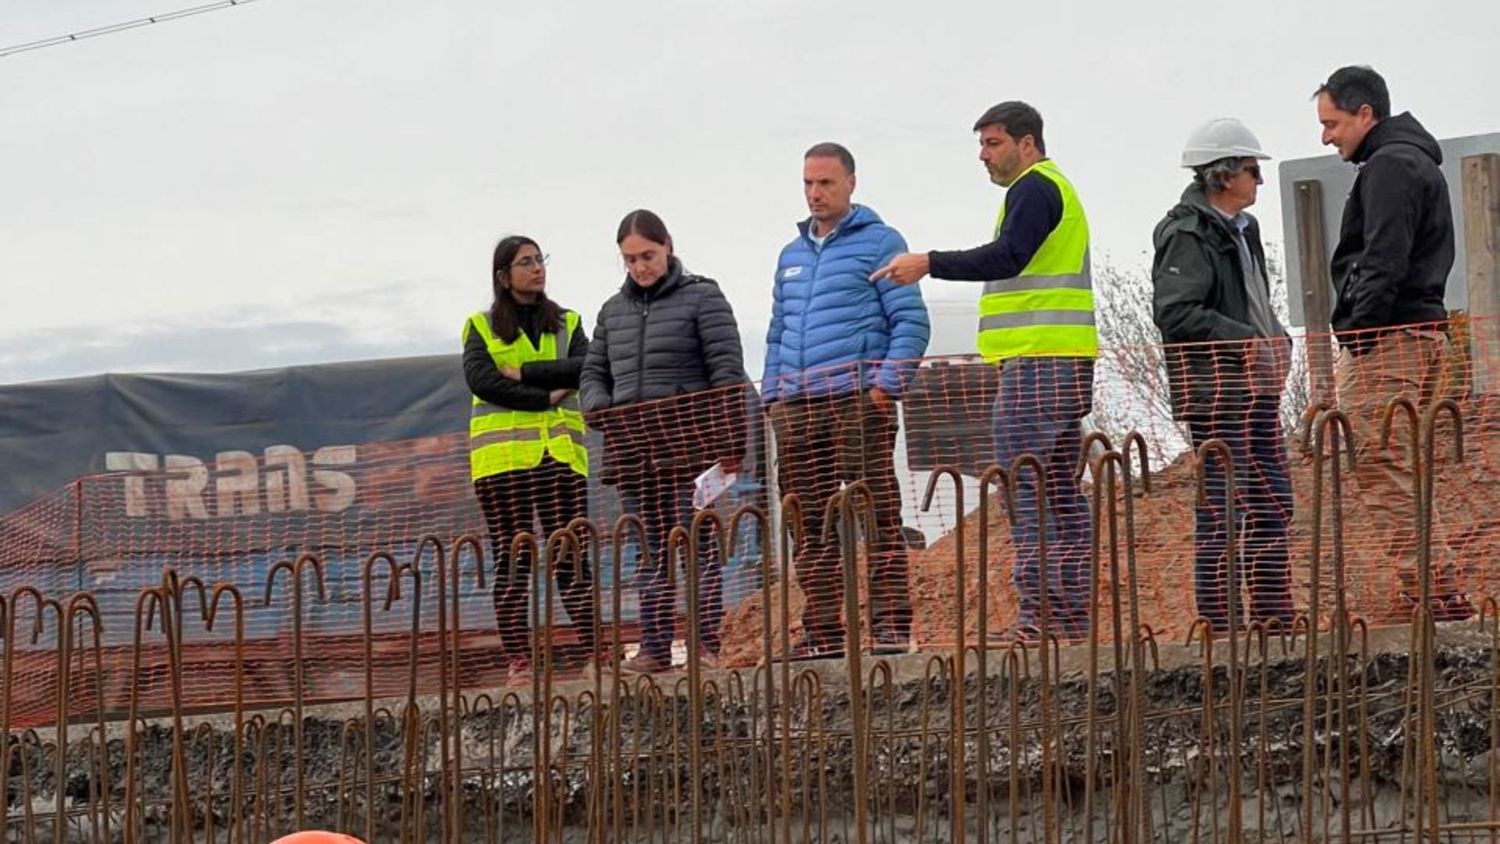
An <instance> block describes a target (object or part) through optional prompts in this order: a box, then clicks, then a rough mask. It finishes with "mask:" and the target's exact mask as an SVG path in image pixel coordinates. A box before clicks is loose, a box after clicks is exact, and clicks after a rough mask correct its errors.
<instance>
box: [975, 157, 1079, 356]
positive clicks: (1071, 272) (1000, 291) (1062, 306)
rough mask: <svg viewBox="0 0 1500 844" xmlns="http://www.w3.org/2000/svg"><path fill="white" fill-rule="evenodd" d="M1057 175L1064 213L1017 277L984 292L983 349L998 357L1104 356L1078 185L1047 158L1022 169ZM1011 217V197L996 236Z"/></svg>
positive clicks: (981, 313)
mask: <svg viewBox="0 0 1500 844" xmlns="http://www.w3.org/2000/svg"><path fill="white" fill-rule="evenodd" d="M1032 172H1035V173H1037V174H1039V175H1041V176H1042V177H1044V178H1046V179H1049V180H1051V182H1052V183H1053V184H1055V185H1057V189H1058V190H1059V191H1060V192H1061V194H1062V205H1063V213H1062V219H1061V220H1060V221H1059V222H1058V224H1057V227H1056V228H1054V229H1053V230H1052V233H1051V234H1049V235H1047V239H1046V240H1044V241H1042V247H1041V248H1040V249H1038V250H1037V253H1036V255H1034V256H1032V258H1031V261H1030V263H1028V264H1027V265H1026V266H1025V267H1024V268H1022V270H1021V274H1020V275H1018V276H1015V277H1014V278H1006V279H999V280H997V281H988V282H985V285H984V294H983V295H981V296H980V297H979V353H980V354H981V355H983V356H984V359H985V360H987V361H989V362H991V363H996V362H999V361H1003V360H1006V359H1007V358H1015V357H1086V358H1094V357H1098V356H1099V332H1098V329H1097V328H1096V327H1095V325H1094V280H1093V272H1092V271H1091V269H1090V267H1089V223H1088V220H1087V219H1086V218H1085V217H1084V215H1083V206H1082V205H1081V204H1080V203H1079V202H1078V194H1077V193H1075V192H1074V191H1073V186H1072V185H1071V184H1070V183H1069V182H1068V180H1067V179H1066V178H1064V177H1063V174H1062V173H1061V172H1060V171H1059V170H1058V169H1057V165H1056V164H1053V163H1052V161H1051V159H1043V160H1041V161H1038V162H1037V163H1036V164H1033V165H1031V166H1030V167H1028V168H1027V169H1026V170H1025V171H1023V172H1022V173H1021V175H1022V176H1025V175H1026V174H1027V173H1032ZM1004 223H1005V203H1004V202H1002V203H1001V204H1000V215H999V217H998V218H997V219H996V220H995V237H999V236H1000V227H1001V226H1002V225H1003V224H1004Z"/></svg>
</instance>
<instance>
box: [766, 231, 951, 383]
mask: <svg viewBox="0 0 1500 844" xmlns="http://www.w3.org/2000/svg"><path fill="white" fill-rule="evenodd" d="M811 222H812V221H811V220H807V221H804V222H802V223H799V224H798V226H797V228H798V229H799V230H800V234H799V236H798V237H797V239H796V240H793V241H792V242H791V243H788V244H787V245H786V247H785V248H783V249H782V250H781V258H780V259H779V260H778V261H777V263H776V287H775V302H774V304H773V305H772V307H771V329H770V331H769V332H767V334H766V371H765V378H764V380H763V381H762V384H761V401H762V402H763V403H766V404H769V403H771V402H773V401H777V400H779V399H790V398H796V397H804V396H826V395H840V394H845V393H852V392H854V391H855V389H856V388H860V389H867V388H870V387H879V388H880V389H881V390H883V391H885V392H886V393H887V394H888V395H890V396H891V398H897V399H899V398H900V397H901V393H902V391H903V389H904V388H905V386H906V382H907V381H908V380H909V379H910V377H911V374H912V373H913V372H914V371H915V370H916V365H917V359H918V358H920V357H921V356H922V353H923V352H925V351H927V339H928V337H929V335H930V334H931V327H930V326H929V324H928V321H927V306H926V305H925V304H923V302H922V293H921V291H920V290H918V289H917V286H916V285H911V286H908V287H901V286H899V285H896V284H892V283H891V282H889V281H884V280H883V281H878V282H875V283H871V282H870V273H872V272H874V271H875V270H876V269H878V268H879V267H881V266H882V265H883V264H885V263H886V262H887V261H889V260H890V259H891V258H894V257H895V256H897V255H899V254H901V253H903V252H905V251H906V241H905V240H904V239H903V238H902V237H901V234H900V233H899V232H897V231H896V230H895V229H893V228H891V227H890V226H888V225H886V224H885V223H884V222H882V221H881V219H880V215H879V214H876V213H875V212H874V211H872V210H870V209H869V208H866V207H864V206H863V205H856V206H854V208H853V210H852V211H850V213H849V215H848V216H846V217H845V218H844V220H843V222H841V223H839V225H838V227H837V228H835V229H834V230H833V231H832V232H831V233H829V235H828V238H827V239H826V240H824V241H823V248H822V249H821V250H819V249H818V248H817V247H816V246H815V245H814V244H813V242H812V240H811V239H810V238H809V237H808V236H807V233H808V226H809V225H811ZM860 361H863V362H864V368H863V374H864V379H863V380H864V382H863V384H858V383H857V381H858V374H859V371H860V370H859V367H858V366H857V363H858V362H860Z"/></svg>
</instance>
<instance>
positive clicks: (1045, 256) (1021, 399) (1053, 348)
mask: <svg viewBox="0 0 1500 844" xmlns="http://www.w3.org/2000/svg"><path fill="white" fill-rule="evenodd" d="M974 131H975V132H977V133H979V160H980V161H982V162H984V166H985V169H987V170H988V171H989V175H990V180H991V181H992V182H994V183H995V184H997V185H1000V186H1001V187H1004V188H1006V189H1007V190H1006V193H1005V199H1004V200H1003V201H1002V202H1001V205H1000V216H999V218H998V219H997V220H996V222H995V236H994V240H993V241H992V242H990V243H987V244H985V245H983V246H979V247H976V248H974V249H966V250H961V251H954V252H939V251H933V252H926V253H909V254H905V255H899V256H897V257H896V258H894V259H892V260H891V262H890V263H888V264H886V265H885V266H883V267H881V268H880V269H878V270H876V271H875V273H874V274H872V275H871V279H872V280H875V279H882V278H888V279H890V280H892V281H894V282H896V283H897V284H914V283H916V282H917V281H919V280H921V279H922V278H923V277H924V276H927V275H931V276H932V277H933V278H938V279H948V280H953V281H982V282H984V293H983V295H981V297H980V299H979V352H980V354H981V355H982V356H983V357H984V359H985V360H986V361H987V362H989V363H994V364H998V365H999V367H1000V385H999V392H998V393H997V395H996V398H995V409H994V418H995V421H994V426H995V428H994V434H995V458H996V462H997V463H998V464H999V465H1000V466H1001V467H1002V468H1004V469H1005V470H1006V471H1010V470H1011V468H1012V464H1013V461H1014V460H1015V459H1016V458H1018V457H1020V456H1022V455H1026V454H1029V455H1034V456H1035V457H1036V458H1037V459H1038V460H1040V461H1041V462H1042V465H1043V466H1044V467H1045V468H1046V474H1045V483H1044V484H1043V483H1042V482H1041V479H1039V478H1037V477H1036V476H1035V473H1033V472H1031V471H1030V470H1025V469H1023V470H1021V471H1020V472H1019V474H1018V476H1017V477H1016V478H1015V485H1016V492H1017V497H1016V502H1015V503H1016V505H1017V506H1016V512H1015V514H1014V516H1015V518H1014V519H1013V521H1012V523H1011V539H1012V541H1013V543H1014V544H1015V548H1016V561H1015V573H1014V581H1015V586H1016V592H1017V594H1018V597H1019V599H1020V609H1021V613H1020V618H1019V620H1018V621H1017V622H1016V624H1014V625H1012V626H1011V627H1009V628H1007V629H1006V630H1005V631H1004V632H1003V633H1002V634H1001V639H1002V640H1003V641H1020V642H1031V641H1036V640H1038V639H1040V637H1041V634H1042V627H1043V624H1044V622H1045V623H1046V625H1047V626H1048V627H1050V632H1052V633H1055V634H1057V635H1058V636H1060V637H1061V638H1063V639H1078V638H1081V637H1083V636H1085V635H1087V633H1088V617H1089V606H1088V558H1089V537H1090V531H1091V524H1090V516H1089V508H1088V502H1087V501H1086V500H1085V499H1084V497H1083V493H1082V492H1081V491H1080V490H1079V488H1078V471H1077V467H1078V457H1079V449H1080V447H1081V439H1082V428H1081V422H1082V420H1083V418H1084V417H1085V416H1087V415H1088V413H1089V412H1090V411H1091V410H1092V409H1093V385H1094V359H1095V358H1096V357H1098V354H1099V336H1098V332H1097V330H1096V329H1095V326H1094V291H1093V280H1092V274H1091V272H1090V269H1089V226H1088V220H1087V219H1086V218H1085V217H1084V213H1083V206H1082V205H1081V204H1080V203H1079V201H1078V194H1077V193H1075V192H1074V190H1073V186H1072V184H1071V183H1069V182H1068V180H1067V178H1065V177H1064V176H1063V174H1062V172H1061V171H1060V170H1058V168H1057V165H1056V164H1055V163H1054V162H1053V161H1052V160H1051V159H1050V158H1047V149H1046V144H1045V142H1044V141H1043V138H1042V116H1041V115H1040V114H1039V113H1037V110H1036V109H1034V108H1032V107H1031V106H1029V105H1027V104H1026V103H1023V102H1016V101H1010V102H1003V103H1000V104H998V105H996V106H993V107H992V108H990V109H989V110H988V111H986V112H985V113H984V114H983V115H981V116H980V118H979V120H978V121H976V122H975V124H974ZM1039 497H1040V498H1042V499H1043V503H1044V505H1045V511H1046V514H1045V518H1044V519H1042V518H1039V516H1038V507H1037V502H1038V498H1039ZM1043 522H1044V523H1045V525H1046V540H1047V541H1046V549H1047V554H1046V559H1042V554H1041V550H1042V543H1041V539H1042V534H1041V523H1043ZM1043 569H1045V570H1046V572H1047V576H1046V577H1045V578H1044V577H1042V570H1043ZM1044 583H1045V584H1046V587H1045V588H1046V603H1047V605H1048V612H1047V613H1046V616H1047V617H1046V618H1045V619H1044V617H1043V613H1042V597H1043V594H1042V593H1043V584H1044Z"/></svg>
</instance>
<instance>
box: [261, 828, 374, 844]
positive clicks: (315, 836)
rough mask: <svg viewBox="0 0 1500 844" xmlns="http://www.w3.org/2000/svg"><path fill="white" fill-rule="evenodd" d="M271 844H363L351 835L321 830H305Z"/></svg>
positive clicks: (285, 836) (284, 836) (363, 843)
mask: <svg viewBox="0 0 1500 844" xmlns="http://www.w3.org/2000/svg"><path fill="white" fill-rule="evenodd" d="M271 844H365V842H363V841H361V840H359V839H358V838H355V837H354V836H352V835H345V834H343V833H342V832H324V831H323V830H321V829H305V830H303V831H301V832H294V833H292V834H291V835H283V836H282V837H280V838H278V839H276V840H275V841H273V842H271Z"/></svg>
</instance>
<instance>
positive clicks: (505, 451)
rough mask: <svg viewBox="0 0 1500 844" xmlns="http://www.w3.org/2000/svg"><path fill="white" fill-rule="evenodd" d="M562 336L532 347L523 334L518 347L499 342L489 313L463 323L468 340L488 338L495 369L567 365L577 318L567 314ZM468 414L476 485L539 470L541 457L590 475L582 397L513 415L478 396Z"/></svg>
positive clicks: (471, 468)
mask: <svg viewBox="0 0 1500 844" xmlns="http://www.w3.org/2000/svg"><path fill="white" fill-rule="evenodd" d="M564 316H565V320H564V325H563V328H562V330H560V331H558V332H557V333H556V334H548V335H546V336H544V337H542V338H541V345H540V347H538V346H536V345H533V344H532V342H531V338H530V337H527V336H526V332H524V331H521V332H518V334H517V336H516V341H515V342H514V343H507V342H505V341H504V340H501V339H500V338H499V337H496V336H495V330H494V327H493V326H491V325H490V315H489V312H488V311H480V312H478V313H476V314H474V315H473V316H471V317H469V321H468V322H466V323H464V331H463V339H464V341H465V342H468V339H469V332H470V331H477V332H479V336H481V337H483V338H484V344H485V347H486V348H488V349H489V352H490V358H491V359H493V360H494V361H495V365H496V366H505V365H509V366H513V367H515V368H517V369H520V368H521V365H522V364H524V363H527V362H528V361H536V360H562V359H563V358H566V357H567V356H568V346H569V344H570V341H571V340H572V338H573V332H574V331H577V330H578V314H576V313H574V312H573V311H565V312H564ZM472 398H473V400H474V403H473V407H472V408H471V409H470V412H469V472H470V475H471V476H472V478H473V479H474V480H476V481H477V480H479V479H480V478H487V477H489V476H491V475H498V474H500V473H501V472H517V471H520V470H523V469H534V468H536V467H537V466H540V465H541V464H542V455H543V454H550V455H552V458H553V459H554V460H557V461H558V462H559V463H564V464H566V465H568V466H569V467H571V468H572V469H573V471H575V472H577V473H578V474H580V475H584V476H587V475H588V473H589V455H588V450H587V449H586V448H585V447H584V441H583V413H582V412H581V411H580V410H579V408H578V393H577V392H576V391H574V392H572V393H569V394H568V397H567V398H566V399H564V400H563V402H562V403H561V404H559V405H556V406H555V407H552V408H549V409H547V410H543V411H532V410H513V409H511V408H508V407H502V406H500V405H495V404H490V403H489V402H487V401H485V400H484V399H481V398H480V397H478V396H472Z"/></svg>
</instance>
